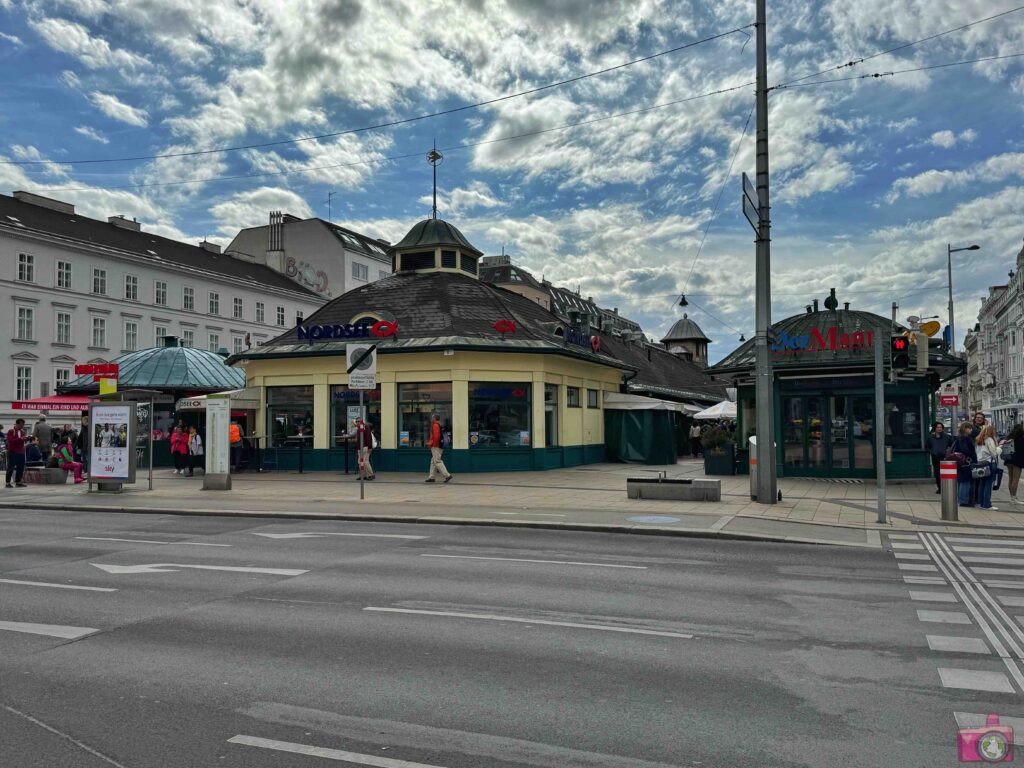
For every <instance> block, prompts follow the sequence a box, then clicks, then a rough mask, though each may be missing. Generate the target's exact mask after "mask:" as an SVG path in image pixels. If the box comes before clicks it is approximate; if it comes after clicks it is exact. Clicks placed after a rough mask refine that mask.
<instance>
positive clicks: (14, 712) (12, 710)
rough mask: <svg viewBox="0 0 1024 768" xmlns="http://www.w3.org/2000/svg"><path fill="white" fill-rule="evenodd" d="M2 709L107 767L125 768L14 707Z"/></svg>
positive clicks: (112, 759)
mask: <svg viewBox="0 0 1024 768" xmlns="http://www.w3.org/2000/svg"><path fill="white" fill-rule="evenodd" d="M4 709H5V710H6V711H8V712H10V713H11V714H12V715H17V716H18V717H23V718H25V719H26V720H28V721H29V722H30V723H32V724H33V725H38V726H39V727H40V728H42V729H43V730H44V731H49V732H50V733H52V734H53V735H54V736H59V737H60V738H62V739H66V740H67V741H70V742H71V743H72V744H74V745H75V746H76V747H78V748H79V749H81V750H84V751H86V752H88V753H89V754H90V755H92V756H93V757H96V758H99V759H100V760H102V761H103V762H105V763H106V764H107V765H112V766H114V768H125V766H123V765H121V763H119V762H117V760H115V759H114V758H112V757H107V756H106V755H104V754H103V753H102V752H97V751H96V750H95V749H93V748H92V747H90V746H89V745H88V744H84V743H82V742H81V741H79V740H78V739H76V738H75V737H74V736H71V735H69V734H67V733H64V731H58V730H57V729H56V728H54V727H53V726H52V725H47V724H46V723H44V722H43V721H42V720H38V719H36V718H34V717H32V715H29V714H26V713H25V712H22V711H21V710H20V709H15V708H14V707H8V706H7V705H6V704H5V705H4Z"/></svg>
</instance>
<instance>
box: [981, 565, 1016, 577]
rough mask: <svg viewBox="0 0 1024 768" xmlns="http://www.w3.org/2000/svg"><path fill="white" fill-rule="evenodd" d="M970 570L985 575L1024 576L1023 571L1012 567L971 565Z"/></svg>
mask: <svg viewBox="0 0 1024 768" xmlns="http://www.w3.org/2000/svg"><path fill="white" fill-rule="evenodd" d="M971 570H972V571H974V572H975V573H982V574H985V575H986V576H1024V571H1021V570H1016V569H1013V568H975V567H973V566H972V567H971Z"/></svg>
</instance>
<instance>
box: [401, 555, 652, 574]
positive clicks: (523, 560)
mask: <svg viewBox="0 0 1024 768" xmlns="http://www.w3.org/2000/svg"><path fill="white" fill-rule="evenodd" d="M420 557H444V558H448V559H452V560H501V561H503V562H511V563H555V564H556V565H591V566H594V567H595V568H632V569H634V570H637V571H646V570H647V566H646V565H613V564H612V563H578V562H575V561H572V560H528V559H526V558H524V557H483V556H482V555H423V554H421V555H420Z"/></svg>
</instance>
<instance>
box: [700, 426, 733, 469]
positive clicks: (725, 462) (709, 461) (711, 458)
mask: <svg viewBox="0 0 1024 768" xmlns="http://www.w3.org/2000/svg"><path fill="white" fill-rule="evenodd" d="M700 442H701V445H702V446H703V447H704V474H705V475H735V474H736V446H735V445H734V444H733V442H732V434H731V433H729V432H726V431H725V430H724V429H718V428H717V427H712V428H711V429H709V430H707V431H706V432H705V433H704V434H702V435H701V437H700Z"/></svg>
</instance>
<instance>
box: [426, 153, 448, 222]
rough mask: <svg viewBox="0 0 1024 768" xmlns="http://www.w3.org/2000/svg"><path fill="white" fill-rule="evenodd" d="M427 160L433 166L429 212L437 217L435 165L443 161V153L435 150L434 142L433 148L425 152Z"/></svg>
mask: <svg viewBox="0 0 1024 768" xmlns="http://www.w3.org/2000/svg"><path fill="white" fill-rule="evenodd" d="M427 162H428V163H430V165H431V166H433V168H434V207H433V210H432V212H431V218H432V219H436V218H437V166H439V165H440V164H441V163H442V162H444V155H442V154H441V153H440V152H438V151H437V145H436V144H435V145H434V147H433V149H431V150H430V151H429V152H427Z"/></svg>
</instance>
